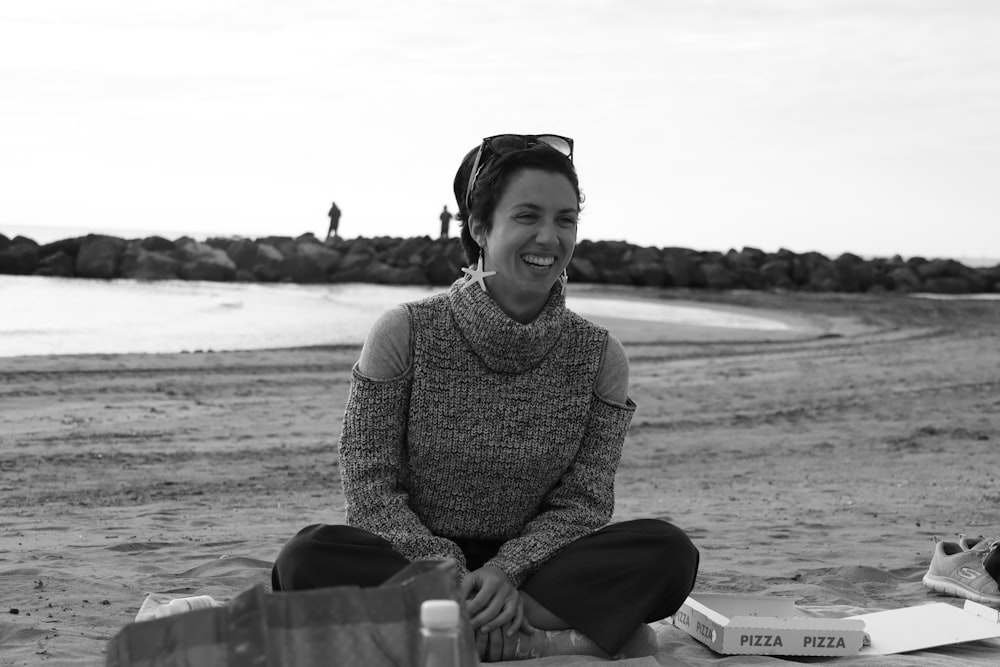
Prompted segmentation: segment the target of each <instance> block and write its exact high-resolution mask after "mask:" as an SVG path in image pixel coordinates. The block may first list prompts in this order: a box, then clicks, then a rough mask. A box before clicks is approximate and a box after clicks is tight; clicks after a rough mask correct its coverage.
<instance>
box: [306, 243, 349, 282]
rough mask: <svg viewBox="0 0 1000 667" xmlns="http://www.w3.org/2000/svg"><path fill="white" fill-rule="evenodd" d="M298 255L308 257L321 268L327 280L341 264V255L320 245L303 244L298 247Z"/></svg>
mask: <svg viewBox="0 0 1000 667" xmlns="http://www.w3.org/2000/svg"><path fill="white" fill-rule="evenodd" d="M298 254H299V256H301V257H306V258H308V259H309V260H311V261H312V262H313V263H314V264H315V265H316V266H318V267H319V270H320V273H321V274H322V275H323V277H324V278H325V277H326V276H327V275H329V274H331V273H334V272H335V271H336V270H337V266H338V265H339V264H340V253H339V252H337V251H336V250H331V249H330V248H327V247H326V246H324V245H322V244H319V243H303V244H301V245H299V246H298Z"/></svg>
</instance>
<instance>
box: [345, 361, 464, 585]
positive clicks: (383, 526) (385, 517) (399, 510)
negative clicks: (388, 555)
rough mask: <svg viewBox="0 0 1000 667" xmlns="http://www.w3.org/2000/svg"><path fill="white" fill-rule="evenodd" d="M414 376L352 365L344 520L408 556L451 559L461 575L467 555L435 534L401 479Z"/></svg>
mask: <svg viewBox="0 0 1000 667" xmlns="http://www.w3.org/2000/svg"><path fill="white" fill-rule="evenodd" d="M411 380H412V375H411V374H410V373H409V372H407V373H406V374H405V375H403V376H400V377H397V378H393V379H388V380H375V379H371V378H368V377H366V376H364V375H363V374H362V373H361V372H360V371H359V370H358V367H357V366H355V367H354V371H353V377H352V380H351V390H350V394H349V396H348V399H347V408H346V410H345V413H344V428H343V431H342V433H341V436H340V447H339V451H340V475H341V480H342V482H343V485H344V496H345V498H346V500H347V522H348V524H350V525H352V526H356V527H358V528H363V529H365V530H367V531H369V532H372V533H375V534H376V535H379V536H380V537H383V538H385V539H386V540H388V541H389V542H390V543H392V545H393V547H394V548H395V549H396V550H397V551H399V552H400V553H402V554H403V555H404V556H406V557H407V558H409V559H410V560H419V559H423V558H453V559H455V560H456V561H457V562H458V566H459V567H458V569H459V577H460V578H461V577H464V576H465V574H466V572H467V570H466V563H465V556H464V555H463V554H462V550H461V549H460V548H459V547H458V545H457V544H455V543H454V542H452V541H450V540H447V539H445V538H443V537H437V536H435V535H433V534H432V533H431V531H430V530H429V529H428V528H427V527H426V526H425V525H424V524H423V523H422V522H421V520H420V518H419V517H418V516H417V515H416V514H415V513H414V512H413V510H412V509H410V506H409V504H408V500H409V498H408V494H407V492H406V489H405V488H404V486H403V484H402V480H403V479H404V475H405V461H404V458H403V456H404V455H403V451H404V443H405V438H406V422H407V417H406V415H407V411H408V407H409V396H410V384H411Z"/></svg>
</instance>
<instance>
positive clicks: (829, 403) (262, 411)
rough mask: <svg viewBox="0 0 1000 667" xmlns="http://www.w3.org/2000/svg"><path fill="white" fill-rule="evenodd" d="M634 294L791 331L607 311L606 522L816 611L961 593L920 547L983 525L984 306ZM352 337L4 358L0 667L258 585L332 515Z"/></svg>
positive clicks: (985, 657)
mask: <svg viewBox="0 0 1000 667" xmlns="http://www.w3.org/2000/svg"><path fill="white" fill-rule="evenodd" d="M602 294H604V295H607V294H612V295H614V294H615V293H614V290H611V291H608V290H604V291H602ZM637 294H638V295H639V296H641V297H642V298H650V299H659V298H666V299H670V300H674V301H680V300H683V301H685V302H691V301H701V302H712V303H713V304H714V305H715V306H716V307H720V308H729V309H734V310H735V311H742V310H743V309H746V308H751V309H752V311H743V312H754V313H763V314H767V316H770V317H776V318H784V320H785V321H788V322H792V323H795V325H796V326H795V327H794V328H793V330H792V331H790V332H784V333H774V332H771V333H768V332H759V331H757V332H753V331H747V332H743V333H742V334H738V335H737V334H734V333H733V332H732V331H726V332H724V333H720V332H719V331H712V330H709V329H698V328H696V327H695V328H690V329H688V330H685V329H683V327H681V328H678V327H668V326H665V325H662V324H654V323H648V322H629V321H624V320H618V321H609V322H607V324H609V326H611V327H612V329H613V331H615V333H617V334H618V335H619V337H620V338H621V339H622V340H623V342H624V343H625V344H626V348H627V349H628V351H629V354H630V357H631V359H632V384H631V386H632V389H631V394H632V396H633V398H634V400H635V401H636V403H637V404H638V405H639V409H638V412H637V414H636V417H635V420H634V422H633V425H632V429H631V431H630V433H629V436H628V439H627V441H626V449H625V453H624V458H623V461H622V465H621V468H620V471H619V474H618V478H617V490H618V494H617V505H616V516H615V518H616V519H629V518H635V517H642V516H654V517H662V518H665V519H669V520H670V521H672V522H674V523H676V524H678V525H679V526H681V527H683V528H684V529H686V530H687V531H688V532H689V534H690V535H691V536H692V538H693V539H694V540H695V542H696V544H697V545H698V546H699V547H700V549H701V552H702V569H701V574H700V577H699V581H698V585H697V588H698V589H699V590H702V591H718V592H734V593H741V592H742V593H767V594H775V595H787V596H791V597H794V598H796V599H798V601H799V604H800V605H801V606H802V607H803V609H804V610H805V611H807V612H810V613H820V614H823V613H833V614H836V613H837V612H839V611H843V612H845V613H846V612H848V611H861V610H868V611H871V610H879V609H894V608H899V607H905V606H909V605H914V604H920V603H923V602H928V601H946V602H950V603H953V604H955V605H956V606H957V605H960V601H959V600H957V599H955V598H947V597H943V596H938V595H937V594H934V593H931V592H929V591H927V590H926V589H925V588H924V587H923V586H922V585H921V583H920V578H921V577H922V576H923V574H924V572H925V571H926V569H927V565H928V563H929V560H930V556H931V552H932V549H933V543H934V542H933V538H934V536H940V537H943V538H945V539H957V533H959V532H963V533H969V534H975V535H978V534H987V535H998V534H1000V483H998V475H1000V465H998V464H1000V446H998V443H1000V370H998V366H1000V364H998V361H1000V303H998V302H984V301H940V300H933V301H932V300H920V299H913V298H908V297H900V296H892V297H889V296H886V297H880V296H858V295H853V296H842V295H841V296H838V295H809V294H786V295H775V294H761V293H745V294H717V295H705V294H698V293H694V292H692V293H674V292H671V293H658V292H634V291H631V292H628V293H625V292H622V293H620V294H618V296H620V297H621V298H633V297H634V296H635V295H637ZM358 352H359V349H358V347H356V346H345V347H336V348H310V349H296V350H276V351H257V352H212V353H200V354H180V355H92V356H50V357H17V358H10V359H0V664H3V665H40V664H45V665H100V664H103V660H104V647H105V644H106V642H107V641H108V639H109V638H111V637H112V636H113V635H115V634H116V633H117V632H118V631H119V630H120V629H121V628H122V627H123V626H124V625H125V624H127V623H129V622H130V621H132V619H133V618H134V617H135V614H136V612H137V610H138V608H139V605H140V604H141V602H142V601H143V599H144V597H145V596H146V594H147V593H151V592H156V593H167V594H173V595H177V596H181V595H201V594H206V595H212V596H213V597H215V598H216V599H219V600H223V601H224V600H228V599H230V598H232V597H233V596H234V595H235V594H237V593H238V592H240V591H241V590H243V589H245V588H246V587H249V586H251V585H254V584H256V583H260V582H267V581H268V580H269V568H270V564H271V561H272V559H273V558H274V556H275V555H276V554H277V552H278V550H279V549H280V547H281V545H282V544H283V543H284V541H285V540H286V539H287V538H288V537H289V536H290V535H291V534H293V533H294V532H295V531H296V530H298V529H299V528H300V527H302V526H303V525H306V524H308V523H314V522H320V521H322V522H338V521H341V520H342V519H343V513H342V505H343V497H342V494H341V491H340V484H339V478H338V469H337V455H336V440H337V437H338V435H339V433H340V429H341V416H342V413H343V409H344V403H345V400H346V396H347V389H348V381H349V374H350V368H351V365H352V364H353V362H354V361H355V360H356V358H357V356H358ZM15 610H16V611H15ZM654 627H655V629H656V630H657V632H658V635H659V638H660V649H661V650H660V653H659V654H658V655H657V657H656V659H657V661H658V663H659V664H664V665H666V664H690V665H709V664H711V665H714V664H727V665H728V664H748V663H751V662H753V663H754V664H757V663H761V664H770V663H773V664H780V663H781V662H785V661H784V660H780V659H775V658H763V659H757V660H749V659H746V658H722V657H720V656H717V655H715V654H713V653H712V652H711V651H709V650H708V649H707V648H705V647H703V646H701V645H700V644H698V643H696V642H695V641H694V640H693V639H690V638H689V637H687V635H685V634H683V633H681V632H680V631H678V630H676V629H675V628H673V627H671V626H668V625H665V624H657V625H655V626H654ZM998 660H1000V642H992V643H990V642H977V643H974V644H965V645H961V646H955V647H950V648H943V649H934V650H929V651H922V652H919V653H915V654H907V655H904V656H895V657H888V658H884V659H876V660H874V661H873V660H871V659H860V658H838V659H826V660H813V661H811V662H819V663H821V664H824V663H830V664H833V663H842V662H862V663H864V664H891V665H904V664H913V665H937V664H942V665H943V664H949V665H961V664H995V663H996V662H997V661H998ZM533 662H534V663H537V664H576V663H579V662H580V659H555V660H542V661H533ZM643 664H656V663H643Z"/></svg>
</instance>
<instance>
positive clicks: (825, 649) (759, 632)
mask: <svg viewBox="0 0 1000 667" xmlns="http://www.w3.org/2000/svg"><path fill="white" fill-rule="evenodd" d="M673 622H674V625H675V626H677V627H678V628H680V629H681V630H684V631H685V632H687V633H688V634H689V635H691V636H692V637H694V638H695V639H697V640H698V641H700V642H701V643H703V644H705V645H706V646H708V647H709V648H710V649H712V650H713V651H715V652H716V653H723V654H727V655H735V654H739V655H821V656H837V655H857V654H858V651H860V650H861V646H862V645H863V644H864V642H865V639H866V637H865V624H864V621H860V620H855V619H845V618H810V617H808V616H800V615H798V614H797V613H796V610H795V602H794V600H792V599H790V598H779V597H770V596H751V595H721V594H714V593H692V594H691V595H690V596H689V597H688V599H687V600H685V601H684V604H683V605H681V608H680V609H678V610H677V613H675V614H674V618H673Z"/></svg>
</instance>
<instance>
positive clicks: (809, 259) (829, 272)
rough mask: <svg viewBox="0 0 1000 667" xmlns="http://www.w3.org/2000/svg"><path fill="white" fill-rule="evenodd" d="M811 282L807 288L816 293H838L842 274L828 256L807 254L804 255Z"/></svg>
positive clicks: (814, 253)
mask: <svg viewBox="0 0 1000 667" xmlns="http://www.w3.org/2000/svg"><path fill="white" fill-rule="evenodd" d="M802 262H803V264H804V265H805V267H806V273H807V274H808V276H809V282H808V283H806V288H807V289H810V290H813V291H814V292H836V291H838V290H839V289H840V272H839V271H838V270H837V264H836V262H834V261H833V260H832V259H830V258H829V257H827V256H826V255H822V254H820V253H818V252H807V253H805V254H803V255H802Z"/></svg>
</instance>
